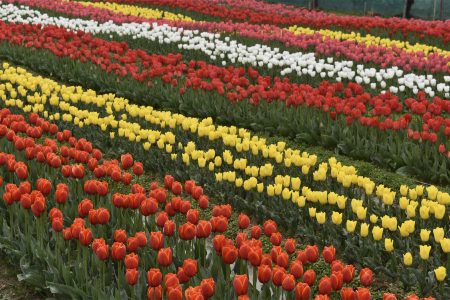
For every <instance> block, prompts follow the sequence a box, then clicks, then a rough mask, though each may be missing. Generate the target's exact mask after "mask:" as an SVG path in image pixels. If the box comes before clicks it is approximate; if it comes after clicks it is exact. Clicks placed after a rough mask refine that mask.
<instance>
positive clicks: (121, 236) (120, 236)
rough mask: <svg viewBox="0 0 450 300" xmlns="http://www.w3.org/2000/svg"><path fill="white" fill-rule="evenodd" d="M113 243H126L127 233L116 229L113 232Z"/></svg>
mask: <svg viewBox="0 0 450 300" xmlns="http://www.w3.org/2000/svg"><path fill="white" fill-rule="evenodd" d="M114 241H116V242H121V243H125V242H126V241H127V233H126V232H125V230H123V229H117V230H116V231H115V232H114Z"/></svg>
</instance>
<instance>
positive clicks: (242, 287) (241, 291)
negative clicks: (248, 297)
mask: <svg viewBox="0 0 450 300" xmlns="http://www.w3.org/2000/svg"><path fill="white" fill-rule="evenodd" d="M233 287H234V291H235V292H236V295H237V296H240V295H245V294H247V290H248V277H247V274H245V275H236V276H234V279H233Z"/></svg>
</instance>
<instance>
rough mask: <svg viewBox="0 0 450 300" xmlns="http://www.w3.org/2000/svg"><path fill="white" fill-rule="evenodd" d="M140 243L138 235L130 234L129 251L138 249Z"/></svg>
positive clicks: (128, 240)
mask: <svg viewBox="0 0 450 300" xmlns="http://www.w3.org/2000/svg"><path fill="white" fill-rule="evenodd" d="M139 245H140V243H139V240H138V239H137V238H136V237H134V236H130V237H129V238H128V239H127V251H128V252H135V251H137V249H138V248H139Z"/></svg>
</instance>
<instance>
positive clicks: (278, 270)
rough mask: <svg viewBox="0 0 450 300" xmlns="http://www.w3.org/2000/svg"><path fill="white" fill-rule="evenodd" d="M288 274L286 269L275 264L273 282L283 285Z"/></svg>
mask: <svg viewBox="0 0 450 300" xmlns="http://www.w3.org/2000/svg"><path fill="white" fill-rule="evenodd" d="M285 276H286V270H285V269H284V268H282V267H279V266H275V267H274V268H273V269H272V282H273V284H274V285H276V286H281V285H282V284H283V279H284V277H285Z"/></svg>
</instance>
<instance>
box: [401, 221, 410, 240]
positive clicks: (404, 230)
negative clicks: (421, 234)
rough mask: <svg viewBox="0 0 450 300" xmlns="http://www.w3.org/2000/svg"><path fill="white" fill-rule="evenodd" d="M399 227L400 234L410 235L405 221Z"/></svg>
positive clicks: (403, 235)
mask: <svg viewBox="0 0 450 300" xmlns="http://www.w3.org/2000/svg"><path fill="white" fill-rule="evenodd" d="M398 229H399V231H400V235H401V236H402V237H407V236H409V230H408V228H407V225H406V224H405V223H403V224H402V225H401V226H399V227H398Z"/></svg>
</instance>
